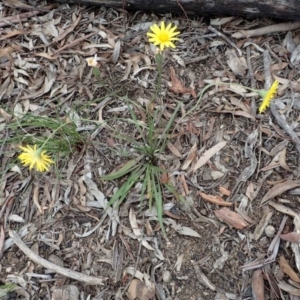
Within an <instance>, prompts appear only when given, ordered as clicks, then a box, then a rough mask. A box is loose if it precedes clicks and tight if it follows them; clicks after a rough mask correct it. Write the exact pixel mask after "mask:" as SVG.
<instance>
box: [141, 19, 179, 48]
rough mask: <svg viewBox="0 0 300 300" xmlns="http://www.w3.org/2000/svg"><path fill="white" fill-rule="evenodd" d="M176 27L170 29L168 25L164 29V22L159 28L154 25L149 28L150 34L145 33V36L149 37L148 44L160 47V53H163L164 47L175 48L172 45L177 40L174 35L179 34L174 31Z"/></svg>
mask: <svg viewBox="0 0 300 300" xmlns="http://www.w3.org/2000/svg"><path fill="white" fill-rule="evenodd" d="M176 29H177V26H174V27H172V24H171V23H170V24H169V25H168V26H167V27H165V22H164V21H162V22H161V27H160V28H159V27H158V26H157V24H154V25H152V26H151V27H150V30H151V31H152V32H147V36H148V37H149V42H150V43H153V44H154V45H155V46H158V45H159V46H160V51H163V50H164V48H165V47H166V48H167V47H171V48H176V47H175V45H174V44H173V41H176V40H178V38H177V37H175V36H176V35H178V34H180V32H179V31H175V30H176Z"/></svg>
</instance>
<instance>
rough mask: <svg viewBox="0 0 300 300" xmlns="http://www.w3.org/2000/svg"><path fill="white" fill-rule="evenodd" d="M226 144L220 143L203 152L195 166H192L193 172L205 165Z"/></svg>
mask: <svg viewBox="0 0 300 300" xmlns="http://www.w3.org/2000/svg"><path fill="white" fill-rule="evenodd" d="M226 144H227V142H225V141H224V142H220V143H218V144H216V145H215V146H213V147H211V148H210V149H209V150H207V151H206V152H204V153H203V154H202V156H201V157H200V158H199V160H198V161H197V163H196V165H195V166H194V169H193V172H195V171H196V170H198V169H199V168H201V167H202V166H203V165H205V164H206V163H207V162H208V161H209V160H210V159H211V158H212V157H213V156H214V155H215V154H216V153H218V152H219V151H220V150H221V149H222V148H224V147H225V146H226Z"/></svg>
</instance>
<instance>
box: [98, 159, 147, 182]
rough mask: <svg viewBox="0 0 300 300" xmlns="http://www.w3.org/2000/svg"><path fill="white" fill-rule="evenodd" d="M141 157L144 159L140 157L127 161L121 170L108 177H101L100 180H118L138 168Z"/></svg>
mask: <svg viewBox="0 0 300 300" xmlns="http://www.w3.org/2000/svg"><path fill="white" fill-rule="evenodd" d="M143 157H144V155H141V156H139V157H138V158H136V159H131V160H129V161H128V162H127V163H125V165H124V166H123V167H122V168H120V169H119V170H117V171H114V172H111V173H110V174H108V175H103V176H101V179H102V180H114V179H118V178H120V177H122V176H124V175H126V174H128V173H129V172H131V171H133V170H134V169H136V168H137V167H138V166H139V165H138V162H139V161H140V160H141V159H142V158H143Z"/></svg>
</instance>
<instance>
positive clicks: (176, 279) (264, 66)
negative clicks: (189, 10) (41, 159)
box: [0, 1, 300, 300]
mask: <svg viewBox="0 0 300 300" xmlns="http://www.w3.org/2000/svg"><path fill="white" fill-rule="evenodd" d="M6 2H8V3H9V1H5V2H1V1H0V13H1V14H2V19H3V20H4V18H6V17H8V16H15V19H17V18H18V17H17V16H18V14H22V13H24V12H26V11H28V10H26V9H25V10H24V8H22V7H18V4H15V5H14V7H12V5H8V4H7V3H6ZM38 4H39V5H45V4H44V3H39V2H37V3H33V2H30V1H29V2H28V5H33V6H34V5H38ZM161 20H166V21H167V22H172V23H174V24H176V25H177V26H178V30H179V31H180V32H181V35H180V39H179V41H177V42H176V48H175V49H167V50H166V51H164V64H163V72H162V96H161V98H159V97H158V98H157V99H155V101H154V102H153V108H152V112H153V113H154V112H155V111H156V110H157V109H161V108H162V107H163V109H162V112H163V113H162V116H161V119H157V120H156V121H157V127H156V134H157V135H156V137H158V136H159V134H160V133H161V132H163V129H164V127H165V126H167V123H168V121H169V120H170V118H171V115H172V113H173V112H174V109H175V107H176V104H177V103H180V104H181V109H180V111H179V113H178V114H177V115H176V117H175V119H174V122H173V123H174V124H173V126H172V128H171V131H170V136H169V142H170V144H168V145H167V147H166V149H165V151H164V152H163V153H162V154H161V155H159V156H157V157H156V158H157V160H158V161H159V164H160V166H163V167H164V168H165V169H166V170H167V171H168V179H167V180H169V181H170V182H171V183H172V184H173V185H174V186H175V188H176V191H177V192H178V193H179V194H180V195H181V196H182V197H183V198H184V201H183V202H181V201H179V200H178V199H176V197H174V195H173V194H172V193H170V192H168V191H166V190H163V197H164V204H165V206H164V221H165V223H164V224H165V228H166V238H165V237H164V236H163V234H162V231H161V228H160V226H159V222H158V220H157V218H156V212H155V210H153V207H152V208H149V207H148V201H147V199H146V200H145V201H141V198H143V197H144V195H141V194H140V192H141V186H140V185H139V184H136V185H134V186H133V188H132V190H131V191H130V193H129V194H128V195H127V197H126V199H125V201H124V202H123V203H122V205H121V206H120V207H119V208H117V207H114V214H113V215H114V216H115V218H116V219H115V220H113V219H112V218H111V217H110V215H107V212H106V211H105V210H104V209H103V207H102V206H101V204H100V202H101V201H100V200H99V198H101V197H102V196H103V199H104V198H105V199H107V200H109V199H111V197H112V196H113V194H114V193H115V192H116V190H117V188H120V187H121V185H122V183H124V182H125V181H126V179H127V178H128V177H126V176H125V177H122V178H120V179H116V180H113V181H104V180H101V175H103V174H109V173H110V172H112V171H114V170H117V169H118V168H120V166H122V165H124V164H126V162H128V160H129V159H131V158H132V157H136V156H137V155H138V153H137V152H136V150H134V147H133V143H132V142H131V141H130V140H129V139H127V140H126V138H124V139H122V138H120V136H121V137H130V138H132V139H133V140H136V141H141V140H142V137H141V135H140V132H139V131H138V130H137V127H136V125H135V124H134V123H133V122H129V121H128V120H132V114H131V113H130V112H131V111H134V114H135V115H136V116H137V118H138V121H139V122H140V123H141V124H147V116H146V115H145V113H144V111H143V109H144V108H145V107H146V103H149V101H150V99H151V98H152V97H153V95H154V94H155V91H156V87H157V78H158V76H157V74H158V73H157V66H156V64H155V58H154V57H155V53H154V52H155V48H153V47H152V46H151V45H149V42H148V40H147V36H146V32H147V31H148V30H149V26H150V25H151V24H152V23H151V22H155V23H157V24H159V23H160V21H161ZM10 22H12V21H10ZM75 23H78V24H77V25H76V26H75V27H74V28H72V25H73V24H75ZM0 24H1V19H0ZM209 24H216V25H214V28H215V29H216V30H217V31H218V32H222V33H223V34H224V35H226V36H227V37H228V38H229V40H230V43H229V42H228V40H225V39H224V38H222V36H219V35H217V34H216V33H215V32H212V31H210V30H209ZM273 24H276V21H274V20H270V19H254V20H249V19H245V18H242V17H238V16H237V17H232V18H228V19H226V18H225V16H224V18H219V17H218V18H217V17H215V18H214V17H211V18H205V19H203V18H196V17H193V18H192V19H189V20H186V19H185V16H171V15H162V16H158V15H153V14H152V15H151V14H149V13H143V12H136V13H127V12H126V13H125V12H124V11H121V10H120V11H118V10H115V9H111V8H108V9H106V8H103V7H83V6H78V5H74V6H69V5H67V4H60V5H53V6H52V7H51V8H50V10H49V12H39V14H37V15H35V16H32V17H30V18H25V17H24V19H22V18H21V19H18V22H14V24H12V23H9V22H8V23H6V24H5V25H3V24H2V25H1V31H0V34H1V36H2V38H1V41H0V44H1V47H0V48H1V49H0V73H1V74H2V77H1V78H0V83H1V85H0V99H1V103H0V108H1V111H0V116H1V119H0V122H1V141H2V143H1V145H2V144H3V148H2V149H1V152H2V153H0V154H1V160H2V173H1V174H2V180H1V190H0V195H1V196H0V204H1V214H0V216H1V233H0V249H2V258H1V261H0V268H1V272H0V274H1V278H0V279H1V282H2V283H3V286H4V284H7V283H13V284H15V285H16V288H15V289H14V290H13V291H9V292H7V293H6V295H5V296H3V299H10V300H13V299H45V300H46V299H93V300H100V299H105V300H106V299H129V300H130V299H135V298H134V297H136V299H141V300H147V299H160V300H162V299H173V300H175V299H178V300H181V299H182V300H186V299H189V300H192V299H193V300H200V299H204V300H210V299H215V300H217V299H219V300H221V299H259V300H260V299H276V298H278V299H280V298H281V299H298V298H296V297H299V296H300V292H299V291H300V290H299V282H300V280H299V269H298V268H299V266H297V259H298V257H300V256H299V253H298V252H297V246H295V245H298V243H297V241H298V240H297V237H298V236H297V234H298V233H297V229H298V227H297V222H296V221H297V216H298V214H299V205H298V204H299V197H298V195H299V190H298V189H297V186H298V185H300V182H299V184H298V178H299V174H300V173H299V167H298V164H299V152H298V149H297V139H295V137H293V136H291V134H290V131H293V132H294V133H295V135H296V137H298V136H299V128H298V122H299V112H300V110H299V109H300V102H299V99H300V98H299V94H298V93H299V90H300V83H299V80H298V77H299V71H298V70H299V69H298V68H299V61H300V59H299V55H298V56H297V50H295V49H296V47H297V46H298V45H299V42H300V40H299V36H300V31H299V30H300V29H298V30H293V31H289V32H286V31H282V30H281V29H280V24H279V22H277V24H278V25H279V26H278V31H277V32H276V33H272V32H270V33H269V34H266V35H264V36H258V37H252V38H251V37H248V38H247V37H245V38H242V39H235V38H234V37H233V35H234V33H236V32H242V31H246V30H248V29H256V28H262V27H265V26H269V25H273ZM96 29H97V31H99V32H98V34H95V35H93V36H88V35H89V34H90V33H91V32H94V31H95V30H96ZM14 30H19V32H14ZM95 32H96V31H95ZM64 34H65V36H63V35H64ZM84 36H88V37H87V38H86V39H84V38H83V37H84ZM80 38H82V39H81V40H79V39H80ZM46 41H48V44H47V43H46ZM74 41H75V42H74ZM72 43H73V44H72ZM95 54H97V58H98V65H97V68H99V71H100V75H101V81H100V82H99V80H97V78H96V77H95V76H94V74H93V70H92V68H91V67H89V66H88V65H87V63H86V58H88V57H93V56H94V55H95ZM20 62H23V64H22V63H20ZM29 63H32V65H30V64H29ZM33 64H38V65H39V67H36V66H34V65H33ZM171 68H174V71H175V77H173V78H172V77H171V76H170V74H172V69H171ZM8 78H9V80H8ZM276 79H277V80H278V81H279V88H278V91H277V93H276V96H275V98H274V100H273V101H272V104H271V106H272V105H274V107H275V110H276V111H278V112H279V115H280V116H282V117H283V119H284V122H283V123H280V121H278V118H277V117H276V116H275V115H274V113H273V110H272V108H271V109H270V108H268V109H267V110H266V111H265V112H264V113H262V114H259V113H258V111H257V108H258V107H259V105H260V103H261V97H259V96H258V94H257V93H256V92H255V91H251V90H247V89H246V88H243V87H241V85H242V86H244V87H250V88H255V89H260V90H261V89H266V90H268V89H269V88H270V86H271V84H272V83H273V82H274V80H276ZM176 80H177V81H176ZM50 82H51V84H50ZM220 82H221V83H226V85H222V84H221V83H220ZM211 83H218V84H216V85H213V86H211V87H210V88H209V89H207V91H206V92H205V93H204V94H203V97H202V98H201V97H200V95H201V91H202V89H203V88H204V87H205V86H207V85H208V84H211ZM229 83H231V84H232V85H231V86H229V85H228V84H229ZM47 84H48V85H49V88H47ZM236 84H239V85H240V86H237V85H236ZM176 89H177V90H176ZM178 89H184V92H182V91H181V92H180V90H179V92H178ZM176 91H177V92H176ZM195 96H196V97H195ZM147 101H148V102H147ZM162 103H163V104H162ZM136 104H137V105H136ZM161 104H162V105H161ZM18 105H20V106H18ZM16 107H21V108H22V109H23V112H25V113H26V114H33V115H36V116H37V115H40V116H51V117H54V116H57V118H60V119H64V120H67V119H68V118H70V116H69V115H68V111H69V110H68V109H71V110H72V111H75V112H76V114H77V115H78V116H79V118H81V119H85V120H89V121H90V122H85V123H84V122H82V124H81V127H80V128H81V129H78V131H79V130H80V131H79V132H81V133H82V136H84V140H85V142H83V143H78V145H77V147H76V148H75V149H73V150H72V153H71V154H69V155H68V156H66V157H60V158H59V160H58V161H57V164H56V166H55V168H54V167H53V168H51V169H50V171H49V172H46V173H38V172H34V171H29V170H28V168H26V167H23V166H21V165H20V164H19V162H18V161H17V155H18V150H17V145H16V144H13V143H12V144H7V143H5V142H3V141H5V139H7V138H8V137H14V136H15V135H16V134H20V136H21V135H22V133H18V132H14V131H12V130H11V129H10V128H9V126H8V124H9V122H11V120H13V119H14V118H16V115H15V112H16ZM186 112H188V114H185V113H186ZM7 115H10V116H11V118H8V119H7V118H6V117H7ZM99 121H105V124H106V126H100V128H99V129H97V128H96V127H95V123H96V122H99ZM284 124H286V125H284ZM89 126H90V127H89ZM289 130H290V131H289ZM21 132H22V131H21ZM29 132H30V133H31V134H38V133H37V132H35V131H34V127H33V126H32V128H31V129H29ZM116 133H118V135H119V136H116ZM23 134H24V133H23ZM39 134H40V132H39ZM43 134H46V135H47V134H49V130H48V131H47V130H45V132H43ZM21 139H22V138H21ZM223 142H226V143H225V144H224V145H223V144H222V145H223V146H222V147H221V146H220V149H219V150H218V151H215V152H214V153H213V154H212V155H210V154H211V153H212V152H213V147H214V146H215V145H221V144H220V143H223ZM193 146H194V150H193ZM191 153H192V154H194V157H193V159H191V163H190V165H189V166H188V167H186V168H183V165H184V163H186V160H187V158H188V157H189V155H190V154H191ZM207 155H208V156H210V157H209V159H207V160H206V161H205V163H204V164H203V165H202V166H201V167H199V168H196V167H195V166H196V165H197V162H198V161H199V160H200V159H203V157H205V156H207ZM145 163H147V162H146V161H145ZM13 166H14V168H13ZM16 166H19V167H18V168H16ZM251 167H253V169H252V170H251ZM247 170H248V171H247ZM87 178H89V179H87ZM89 180H90V181H89ZM93 184H94V185H93ZM95 187H96V188H95ZM220 188H221V189H220ZM95 189H96V190H95ZM270 191H272V194H271V196H270V197H267V196H268V194H267V193H268V192H270ZM227 192H228V194H227ZM200 193H205V194H206V195H208V196H207V197H210V200H209V201H208V200H207V199H206V197H205V195H203V194H202V196H201V194H200ZM96 194H97V195H98V196H95V195H96ZM216 199H217V200H216ZM220 199H221V200H222V201H223V202H222V203H221V202H220V201H221V200H220ZM215 201H219V202H215ZM228 202H230V203H231V205H230V204H229V205H228ZM226 207H227V210H226V209H224V208H226ZM228 210H229V211H230V212H231V213H232V215H231V214H230V213H228ZM267 216H270V218H269V219H268V217H267ZM285 216H287V220H285V219H284V217H285ZM135 220H136V223H135ZM264 220H266V221H265V222H264ZM284 220H285V221H284ZM282 222H284V223H282ZM133 224H135V225H133ZM245 224H246V225H245ZM281 224H283V226H282V227H283V228H280V226H281ZM267 225H269V227H268V228H267V229H266V227H267ZM114 226H115V227H114ZM259 228H261V232H260V234H258V232H259ZM92 229H94V230H92ZM137 229H139V230H140V233H141V235H138V234H137V231H136V230H137ZM11 230H13V231H16V232H18V234H19V235H21V232H24V235H21V239H22V240H23V242H24V243H25V244H26V245H27V247H29V248H30V249H31V250H32V251H33V252H34V253H36V254H37V255H38V256H39V257H40V258H44V259H45V260H48V261H50V262H52V263H54V264H55V265H58V266H62V267H64V268H67V269H69V270H72V271H76V272H79V273H81V274H86V275H90V276H93V277H101V278H102V277H103V278H104V280H103V285H89V284H87V283H84V282H83V281H82V282H81V281H79V280H74V279H72V278H69V277H67V276H63V275H61V274H59V273H58V272H55V271H53V270H50V269H47V268H45V267H43V266H42V265H41V264H39V263H37V262H35V261H34V260H32V257H29V256H28V255H26V254H25V253H24V252H23V251H22V250H21V249H20V247H19V246H17V245H15V244H12V245H9V244H8V242H9V239H10V235H11V234H10V231H11ZM291 232H294V233H295V234H296V235H295V236H296V237H294V236H293V238H294V240H290V239H291V237H289V238H287V237H282V238H280V234H282V233H283V234H285V233H291ZM295 239H296V240H295ZM276 241H277V243H278V244H277V245H278V248H276V247H275V250H274V248H270V245H271V244H272V242H276ZM293 245H294V246H293ZM148 246H149V247H148ZM0 253H1V251H0ZM271 254H273V257H272V259H271V260H270V262H265V260H266V259H267V258H268V257H270V256H271ZM283 258H285V260H286V263H284V262H283ZM251 262H256V263H257V266H253V267H250V268H245V265H246V264H248V263H251ZM258 262H259V263H260V264H259V263H258ZM134 278H137V279H138V280H139V282H142V288H143V289H144V291H145V287H146V285H147V284H148V286H151V285H152V287H153V286H154V287H155V292H154V294H151V293H150V296H149V295H145V294H144V295H142V294H139V293H138V291H137V289H135V288H134V287H133V282H134V281H133V279H134ZM298 280H299V281H298ZM284 284H285V285H284ZM292 287H293V288H294V289H292ZM132 295H133V296H132ZM293 297H294V298H293Z"/></svg>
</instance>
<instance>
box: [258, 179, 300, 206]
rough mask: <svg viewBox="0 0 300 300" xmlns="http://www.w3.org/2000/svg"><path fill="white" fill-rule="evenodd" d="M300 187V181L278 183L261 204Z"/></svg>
mask: <svg viewBox="0 0 300 300" xmlns="http://www.w3.org/2000/svg"><path fill="white" fill-rule="evenodd" d="M298 186H300V180H288V181H285V182H282V183H278V184H276V185H275V186H273V187H272V188H271V189H270V190H269V191H268V192H267V193H266V194H265V196H264V197H263V198H262V200H261V202H260V204H261V205H262V204H264V203H265V202H266V201H268V200H270V199H272V198H274V197H276V196H279V195H281V194H282V193H284V192H286V191H288V190H291V189H293V188H296V187H298Z"/></svg>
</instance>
